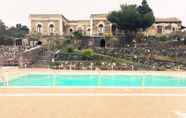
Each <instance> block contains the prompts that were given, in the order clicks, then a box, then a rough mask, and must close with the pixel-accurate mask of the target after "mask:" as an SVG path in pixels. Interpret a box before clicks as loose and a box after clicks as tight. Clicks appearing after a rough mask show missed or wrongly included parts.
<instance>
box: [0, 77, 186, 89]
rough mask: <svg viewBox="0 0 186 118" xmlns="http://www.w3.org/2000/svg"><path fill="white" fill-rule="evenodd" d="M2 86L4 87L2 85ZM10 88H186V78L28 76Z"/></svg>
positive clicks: (15, 81) (21, 78) (19, 79)
mask: <svg viewBox="0 0 186 118" xmlns="http://www.w3.org/2000/svg"><path fill="white" fill-rule="evenodd" d="M0 86H4V85H3V83H2V82H1V83H0ZM8 86H9V87H52V86H55V87H137V88H138V87H139V88H141V87H186V78H183V77H175V76H167V75H161V76H160V75H117V74H116V75H96V74H94V75H93V74H92V75H91V74H90V75H89V74H87V75H60V74H56V75H53V74H28V75H24V76H19V77H16V78H13V79H11V80H10V81H9V82H8Z"/></svg>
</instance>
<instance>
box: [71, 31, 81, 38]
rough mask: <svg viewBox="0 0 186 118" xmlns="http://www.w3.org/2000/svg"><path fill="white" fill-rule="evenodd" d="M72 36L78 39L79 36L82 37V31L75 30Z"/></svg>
mask: <svg viewBox="0 0 186 118" xmlns="http://www.w3.org/2000/svg"><path fill="white" fill-rule="evenodd" d="M73 37H74V38H75V39H80V38H82V37H83V34H82V32H80V31H75V32H73Z"/></svg>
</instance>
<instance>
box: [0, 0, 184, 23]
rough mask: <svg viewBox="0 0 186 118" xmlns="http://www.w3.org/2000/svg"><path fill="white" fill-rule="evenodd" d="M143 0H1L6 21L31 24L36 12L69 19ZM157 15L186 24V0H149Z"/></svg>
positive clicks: (82, 17) (106, 11)
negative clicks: (174, 18)
mask: <svg viewBox="0 0 186 118" xmlns="http://www.w3.org/2000/svg"><path fill="white" fill-rule="evenodd" d="M141 1H142V0H0V19H2V20H3V21H4V22H5V24H6V25H8V26H12V25H15V24H17V23H22V24H25V25H28V24H29V20H28V16H29V14H34V13H39V14H42V13H48V14H53V13H54V14H55V13H57V14H63V15H64V16H65V17H66V18H68V19H69V20H72V19H73V20H76V19H88V18H89V16H90V14H93V13H108V12H109V11H112V10H117V9H119V7H120V4H131V3H132V4H139V3H141ZM148 3H149V5H150V6H151V7H152V9H153V10H154V14H155V16H156V17H177V18H179V19H181V20H182V21H183V24H184V25H185V26H186V0H148Z"/></svg>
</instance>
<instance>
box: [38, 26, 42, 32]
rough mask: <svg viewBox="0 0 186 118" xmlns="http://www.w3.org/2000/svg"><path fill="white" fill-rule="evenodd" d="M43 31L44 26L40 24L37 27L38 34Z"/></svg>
mask: <svg viewBox="0 0 186 118" xmlns="http://www.w3.org/2000/svg"><path fill="white" fill-rule="evenodd" d="M41 30H42V25H41V24H38V25H37V32H38V33H41Z"/></svg>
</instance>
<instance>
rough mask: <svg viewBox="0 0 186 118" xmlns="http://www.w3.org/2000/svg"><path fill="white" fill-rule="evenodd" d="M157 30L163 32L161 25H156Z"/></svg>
mask: <svg viewBox="0 0 186 118" xmlns="http://www.w3.org/2000/svg"><path fill="white" fill-rule="evenodd" d="M157 32H158V33H162V32H163V27H162V26H160V25H159V26H157Z"/></svg>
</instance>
